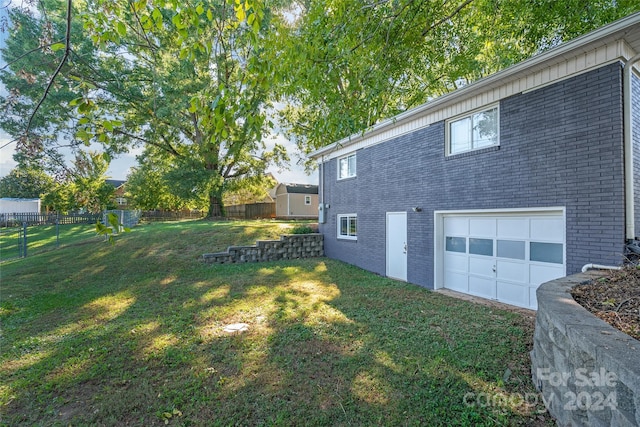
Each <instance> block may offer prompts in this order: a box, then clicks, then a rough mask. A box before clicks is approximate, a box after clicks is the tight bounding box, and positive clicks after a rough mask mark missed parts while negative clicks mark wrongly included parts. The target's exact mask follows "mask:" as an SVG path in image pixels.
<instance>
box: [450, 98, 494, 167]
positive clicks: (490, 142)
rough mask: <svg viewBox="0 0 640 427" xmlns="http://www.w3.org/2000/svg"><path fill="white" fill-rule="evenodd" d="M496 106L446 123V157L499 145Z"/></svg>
mask: <svg viewBox="0 0 640 427" xmlns="http://www.w3.org/2000/svg"><path fill="white" fill-rule="evenodd" d="M498 129H499V127H498V106H497V105H495V106H493V107H491V108H488V109H485V110H482V111H476V112H474V113H472V114H468V115H466V116H463V117H458V118H456V119H453V120H450V121H448V122H447V155H451V154H458V153H464V152H466V151H473V150H478V149H480V148H485V147H491V146H494V145H499V138H498Z"/></svg>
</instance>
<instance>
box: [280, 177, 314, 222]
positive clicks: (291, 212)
mask: <svg viewBox="0 0 640 427" xmlns="http://www.w3.org/2000/svg"><path fill="white" fill-rule="evenodd" d="M275 195H276V197H275V198H276V218H286V219H313V218H318V186H317V185H311V184H284V183H281V184H278V186H277V187H276V191H275Z"/></svg>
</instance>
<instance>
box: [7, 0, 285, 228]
mask: <svg viewBox="0 0 640 427" xmlns="http://www.w3.org/2000/svg"><path fill="white" fill-rule="evenodd" d="M39 4H41V3H39ZM45 4H46V9H47V13H44V12H45V11H44V10H42V11H41V13H42V15H43V16H52V15H53V12H52V10H60V3H58V2H56V1H54V0H46V1H45ZM269 15H270V11H269V10H268V9H263V8H261V7H258V5H257V4H256V3H254V2H251V1H244V2H240V1H235V0H227V1H220V0H210V1H204V2H201V3H199V4H198V5H197V6H195V7H185V6H184V5H183V4H182V2H179V1H177V0H174V1H169V2H162V3H159V4H155V3H154V2H147V1H143V0H138V1H134V2H129V1H124V0H118V1H115V2H113V1H104V0H96V1H93V2H89V3H87V4H86V8H85V9H82V10H77V11H74V13H73V16H76V17H77V19H75V20H74V21H73V23H72V24H73V31H72V33H71V36H72V43H71V45H72V49H71V51H70V52H71V55H70V57H69V59H70V60H69V63H68V64H67V65H66V66H64V67H63V68H62V71H61V72H60V74H59V77H58V80H57V81H56V85H54V86H53V87H52V89H51V91H50V93H49V96H48V98H47V99H46V100H45V102H44V103H43V105H42V107H41V108H40V110H39V112H38V114H37V115H36V116H35V117H34V119H33V121H32V124H31V126H30V129H31V130H30V133H29V135H24V134H23V132H24V130H25V128H26V123H25V121H26V120H25V119H24V117H25V116H28V113H29V112H30V111H31V110H32V109H33V107H34V104H36V102H37V100H38V97H39V96H40V95H41V94H42V90H41V89H42V87H43V83H44V81H43V80H44V78H40V76H50V75H51V73H52V68H53V65H54V64H55V61H53V57H52V58H51V59H49V60H47V61H45V60H43V59H42V60H41V61H42V63H43V64H46V65H47V67H43V66H40V65H39V64H38V58H37V57H39V56H42V57H46V55H51V54H53V55H56V52H55V49H56V48H60V49H61V46H60V44H55V43H54V44H53V45H51V46H50V47H51V50H53V51H54V52H53V53H49V52H47V49H46V46H45V45H46V43H42V42H40V43H39V44H38V43H34V41H33V40H34V39H35V40H38V37H35V36H37V35H39V34H41V33H42V32H43V31H44V30H45V29H47V28H49V29H50V31H51V32H52V33H53V34H54V35H53V36H51V37H50V38H49V39H50V40H59V39H61V37H62V36H61V33H62V29H63V28H62V26H61V25H49V26H47V25H48V24H49V23H51V22H53V21H54V19H53V18H51V19H49V20H46V21H44V22H43V21H42V20H41V19H39V18H35V17H33V16H28V14H26V13H24V12H22V11H19V10H15V11H12V13H11V19H12V21H13V22H17V23H18V24H17V26H16V29H15V30H14V31H13V32H12V33H11V36H10V39H9V42H8V43H7V48H6V49H5V50H3V52H2V53H3V56H4V58H5V59H6V60H7V62H9V63H10V68H11V71H10V72H7V71H5V72H3V73H2V74H1V75H0V79H1V80H2V81H3V83H4V84H5V85H6V86H7V88H9V90H10V95H9V97H8V98H7V99H4V100H0V102H2V101H4V102H5V103H7V104H8V105H9V111H8V113H9V114H7V116H6V118H5V119H4V120H2V119H0V127H2V128H3V129H5V130H6V131H7V132H8V133H9V134H10V135H12V136H14V137H16V138H18V139H19V140H20V141H21V143H20V144H19V147H18V148H19V150H20V151H21V152H26V151H32V152H38V153H41V152H43V151H46V150H47V149H49V148H50V147H51V146H52V145H54V143H55V142H57V140H58V138H59V136H60V134H61V133H64V132H66V131H71V132H72V140H73V141H74V144H76V145H77V144H78V143H79V142H84V143H85V144H89V143H91V142H99V143H101V144H103V145H104V147H105V149H106V152H107V153H108V154H113V153H118V152H121V151H124V150H127V149H128V148H130V147H132V146H135V145H143V146H145V147H151V146H152V147H156V148H157V149H158V150H159V153H162V155H164V156H165V157H166V158H167V159H170V160H169V167H170V170H169V171H168V172H167V173H166V177H167V181H168V182H172V183H174V184H175V185H174V186H173V188H172V192H173V193H174V194H178V195H180V196H181V197H182V198H185V199H188V198H189V197H191V196H192V195H193V193H194V192H196V193H198V194H200V195H205V196H206V198H207V200H208V213H209V216H214V217H215V216H221V215H222V213H223V206H222V193H223V191H224V189H225V183H226V182H227V181H228V180H237V179H240V178H242V177H247V176H262V175H264V173H265V170H266V168H267V167H268V166H269V165H270V164H273V163H278V162H281V161H285V160H286V159H287V157H286V152H285V150H284V148H283V147H281V146H278V145H276V146H275V147H272V148H270V149H268V148H267V147H266V145H265V143H264V142H263V140H262V136H263V135H264V134H265V133H266V132H267V131H268V130H269V129H270V127H271V123H270V122H269V121H268V120H267V119H266V111H267V109H268V108H269V102H268V95H269V91H270V89H271V79H272V75H273V68H272V64H270V63H269V62H267V61H266V57H265V55H264V46H263V44H264V43H265V40H266V38H265V37H264V34H265V33H266V32H267V31H268V28H269V23H270V18H269ZM92 42H93V43H92ZM34 49H35V50H36V52H37V55H28V56H27V57H28V58H29V59H28V61H29V68H27V67H26V66H25V63H24V61H26V59H20V60H19V58H21V55H22V54H24V53H25V52H28V51H30V50H34ZM38 49H39V50H38ZM58 56H59V55H58ZM58 56H55V58H56V59H60V58H58ZM27 57H25V58H27ZM47 58H48V57H47ZM31 67H33V68H31ZM27 70H28V71H27ZM60 110H62V111H60ZM52 118H55V119H54V120H52Z"/></svg>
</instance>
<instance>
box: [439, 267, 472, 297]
mask: <svg viewBox="0 0 640 427" xmlns="http://www.w3.org/2000/svg"><path fill="white" fill-rule="evenodd" d="M444 280H445V281H446V283H447V288H448V289H452V290H454V291H458V292H465V293H466V292H469V284H468V280H469V276H468V275H467V274H466V273H464V274H463V273H456V272H454V271H447V272H446V273H445V277H444Z"/></svg>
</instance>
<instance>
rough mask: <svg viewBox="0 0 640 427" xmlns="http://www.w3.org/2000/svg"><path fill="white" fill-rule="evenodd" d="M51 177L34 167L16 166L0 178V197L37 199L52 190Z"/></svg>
mask: <svg viewBox="0 0 640 427" xmlns="http://www.w3.org/2000/svg"><path fill="white" fill-rule="evenodd" d="M53 187H54V181H53V178H52V177H50V176H49V175H47V174H46V173H45V172H44V171H42V170H39V169H35V168H21V167H16V168H14V169H11V171H10V172H9V174H8V175H7V176H5V177H3V178H0V197H17V198H24V199H38V198H41V197H44V196H45V195H47V194H48V193H49V192H51V191H52V189H53Z"/></svg>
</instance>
